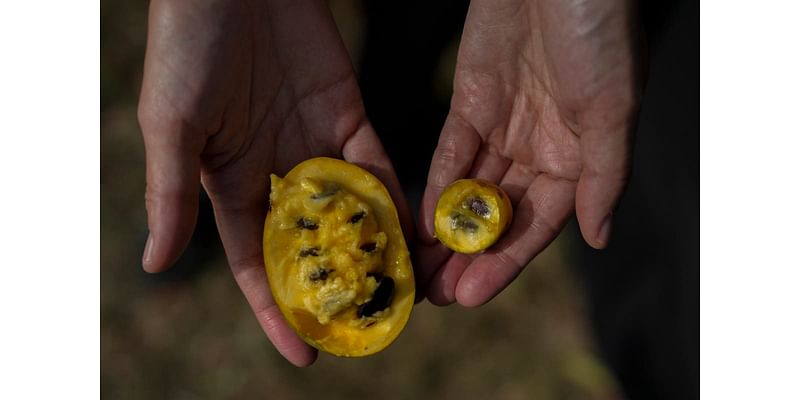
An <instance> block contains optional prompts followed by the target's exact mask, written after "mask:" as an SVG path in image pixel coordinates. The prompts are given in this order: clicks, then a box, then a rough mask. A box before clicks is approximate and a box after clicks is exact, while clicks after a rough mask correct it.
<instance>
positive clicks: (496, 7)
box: [417, 0, 643, 307]
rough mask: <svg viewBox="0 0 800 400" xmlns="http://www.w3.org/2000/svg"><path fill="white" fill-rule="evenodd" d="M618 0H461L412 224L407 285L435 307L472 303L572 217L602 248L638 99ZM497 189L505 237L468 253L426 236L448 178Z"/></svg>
mask: <svg viewBox="0 0 800 400" xmlns="http://www.w3.org/2000/svg"><path fill="white" fill-rule="evenodd" d="M634 15H635V9H634V8H633V5H632V3H631V2H629V1H626V0H608V1H603V0H589V1H560V0H541V1H539V0H473V1H472V2H471V3H470V7H469V12H468V15H467V19H466V22H465V26H464V31H463V35H462V38H461V44H460V47H459V51H458V60H457V63H456V70H455V79H454V83H453V97H452V100H451V108H450V113H449V115H448V117H447V119H446V122H445V124H444V127H443V129H442V133H441V135H440V138H439V143H438V146H437V148H436V151H435V153H434V156H433V160H432V162H431V167H430V171H429V174H428V182H427V187H426V190H425V194H424V196H423V200H422V206H421V211H420V221H419V224H418V229H419V233H418V234H419V240H420V242H421V243H420V246H419V247H418V251H419V254H418V260H417V262H418V266H417V267H418V270H420V271H421V272H419V274H420V275H421V276H420V277H419V278H418V279H419V280H420V281H422V282H425V283H426V285H427V296H428V299H429V300H430V301H431V302H432V303H434V304H438V305H446V304H451V303H453V302H455V301H457V302H458V303H460V304H462V305H464V306H468V307H472V306H479V305H482V304H484V303H486V302H488V301H489V300H491V299H492V298H493V297H494V296H496V295H497V294H498V293H499V292H500V291H502V289H503V288H505V287H506V286H507V285H508V284H509V283H510V282H511V281H512V280H514V278H516V277H517V275H519V273H520V272H521V271H522V269H523V268H524V267H525V266H526V265H527V264H528V262H529V261H530V260H531V259H533V257H534V256H535V255H536V254H538V253H539V252H541V251H542V250H543V249H544V248H545V247H546V246H547V245H548V244H549V243H550V242H552V241H553V240H554V239H555V237H556V236H557V235H558V233H559V232H560V231H561V230H562V228H563V227H564V225H565V223H566V221H567V220H568V219H569V217H570V216H571V215H572V213H573V211H575V212H576V213H577V217H578V222H579V224H580V229H581V233H582V235H583V238H584V239H585V240H586V242H587V243H588V244H589V245H591V246H592V247H594V248H597V249H602V248H604V247H605V246H606V245H607V244H608V240H609V235H610V234H611V219H612V211H613V209H614V207H615V206H616V204H617V202H618V201H619V198H620V196H621V195H622V192H623V190H624V187H625V185H626V182H627V180H628V176H629V171H630V160H631V154H630V153H631V147H632V139H633V127H634V124H635V118H636V115H637V111H638V103H639V98H640V94H641V78H640V74H639V68H638V60H639V58H640V57H639V56H640V54H641V52H640V49H641V48H642V47H641V46H642V43H643V42H642V41H641V40H640V36H639V34H638V29H637V25H636V18H635V17H634ZM462 177H476V178H482V179H486V180H489V181H492V182H495V183H498V184H499V185H500V186H501V187H502V188H503V189H504V190H506V191H507V193H508V195H509V197H510V198H511V201H512V204H513V205H514V220H513V223H512V225H511V227H510V228H509V231H508V232H506V234H505V236H504V237H503V238H501V239H500V241H499V242H498V243H497V244H495V246H493V247H492V248H490V249H489V250H487V251H486V252H485V253H483V254H480V255H464V254H455V253H453V252H451V251H449V250H448V249H446V248H444V246H442V245H441V244H439V243H438V242H437V241H436V239H435V238H434V237H433V232H434V231H433V212H434V209H435V207H436V202H437V199H438V198H439V195H440V194H441V193H442V191H443V189H444V188H445V187H446V186H447V185H448V184H450V183H451V182H453V181H454V180H456V179H459V178H462Z"/></svg>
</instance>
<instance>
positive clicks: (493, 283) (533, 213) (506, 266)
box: [455, 174, 575, 307]
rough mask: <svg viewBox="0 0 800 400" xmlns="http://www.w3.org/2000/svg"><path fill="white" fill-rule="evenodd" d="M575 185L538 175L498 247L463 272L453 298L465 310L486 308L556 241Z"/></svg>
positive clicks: (570, 211) (569, 207) (483, 255)
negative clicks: (485, 305)
mask: <svg viewBox="0 0 800 400" xmlns="http://www.w3.org/2000/svg"><path fill="white" fill-rule="evenodd" d="M574 193H575V183H574V182H571V181H568V180H563V179H556V178H552V177H550V176H549V175H547V174H539V175H537V177H536V178H535V179H534V181H533V183H532V184H531V185H530V187H529V188H528V190H527V192H526V193H525V195H524V197H523V198H522V200H521V201H520V202H519V204H518V205H517V207H516V209H515V211H514V212H515V215H514V222H513V223H512V225H511V227H510V228H509V231H508V232H507V233H506V235H505V236H504V237H503V238H502V239H501V240H500V242H498V243H497V245H496V246H495V247H494V248H493V249H492V250H489V251H487V252H486V253H484V254H481V255H480V256H478V257H477V258H475V260H474V261H473V262H472V263H471V264H470V265H469V266H468V267H467V268H466V270H465V271H464V273H463V274H462V275H461V278H460V279H459V281H458V285H457V286H456V291H455V297H456V299H457V300H458V302H459V303H460V304H461V305H463V306H466V307H475V306H479V305H482V304H485V303H486V302H488V301H489V300H491V299H492V298H494V296H496V295H497V294H498V293H500V291H502V290H503V289H504V288H505V287H506V286H508V284H509V283H511V281H512V280H514V278H516V277H517V275H519V273H520V272H522V269H523V268H524V267H525V266H526V265H527V264H528V263H529V262H530V261H531V260H532V259H533V258H534V257H535V256H536V255H537V254H539V252H541V251H542V250H544V248H545V247H547V245H548V244H550V242H552V241H553V239H555V238H556V236H557V235H558V233H559V232H561V229H562V228H563V227H564V224H565V223H566V221H567V218H569V216H570V214H571V213H572V206H573V204H574Z"/></svg>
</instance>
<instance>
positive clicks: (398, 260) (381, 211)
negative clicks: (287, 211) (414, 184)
mask: <svg viewBox="0 0 800 400" xmlns="http://www.w3.org/2000/svg"><path fill="white" fill-rule="evenodd" d="M304 178H312V179H315V180H317V181H319V182H326V183H332V184H335V185H338V186H339V187H340V188H341V189H342V190H344V191H347V192H349V193H351V194H353V195H355V196H356V197H357V198H358V199H360V200H361V201H363V202H365V203H367V204H368V205H369V206H370V207H371V211H372V214H373V215H374V219H375V221H376V222H377V226H378V228H379V229H380V230H381V231H382V232H384V233H385V234H386V238H387V239H386V243H385V249H383V254H382V256H383V258H382V264H383V271H381V275H382V276H383V277H389V278H391V279H390V280H392V281H393V284H394V287H393V295H392V298H391V303H390V305H389V308H387V309H386V310H385V313H384V314H383V315H382V317H381V318H379V319H378V320H377V321H375V322H374V323H373V324H370V325H369V326H367V327H364V326H363V324H362V326H354V325H353V320H354V319H355V318H357V316H356V312H357V307H355V306H354V307H352V309H347V310H345V311H342V312H341V313H340V314H339V316H338V317H337V316H335V317H333V319H332V320H331V321H330V322H328V323H327V324H321V323H320V322H319V321H318V319H317V318H315V315H314V314H312V313H311V312H309V311H307V310H304V309H302V308H299V307H292V306H290V304H289V303H290V302H291V300H292V299H297V298H302V297H303V296H307V295H308V293H304V292H303V289H302V287H301V286H298V285H297V284H292V282H295V281H296V277H297V276H296V275H295V276H292V275H291V273H292V271H298V269H297V268H295V269H292V268H291V267H287V265H289V264H291V263H292V262H293V260H297V259H296V258H294V254H292V253H290V252H291V251H297V244H296V242H297V240H296V239H293V237H292V234H291V232H294V231H291V230H287V229H286V227H285V226H281V225H280V223H279V222H280V221H278V219H279V218H280V216H276V215H275V214H276V208H277V206H278V205H279V204H280V202H281V201H282V200H283V198H282V194H283V193H284V192H285V191H286V190H287V189H288V188H289V187H290V186H291V185H299V184H300V182H301V180H302V179H304ZM351 219H352V218H351ZM356 219H358V218H356ZM298 222H300V221H298ZM356 222H358V221H356ZM297 229H300V228H297ZM305 229H308V228H307V227H306V228H305ZM315 229H316V228H315ZM319 229H320V230H322V229H323V228H319ZM315 232H316V230H315ZM295 235H296V233H295ZM263 248H264V264H265V266H266V270H267V276H268V278H269V284H270V289H271V291H272V295H273V297H274V299H275V302H276V303H277V305H278V307H279V309H280V310H281V313H282V314H283V316H284V318H286V322H287V323H288V324H289V326H290V327H291V328H292V329H293V330H294V331H295V332H296V333H297V334H298V335H299V336H300V337H301V338H302V339H303V340H304V341H305V342H306V343H308V344H309V345H311V346H313V347H315V348H317V349H319V350H322V351H326V352H328V353H330V354H333V355H336V356H343V357H361V356H367V355H370V354H374V353H376V352H378V351H381V350H383V349H384V348H386V347H387V346H389V345H390V344H391V343H392V342H393V341H394V340H395V339H396V338H397V336H398V335H399V334H400V332H401V331H402V330H403V328H404V327H405V325H406V323H407V322H408V318H409V316H410V314H411V309H412V307H413V305H414V290H415V288H414V273H413V268H412V265H411V261H410V256H409V252H408V248H407V246H406V242H405V238H404V236H403V231H402V229H401V226H400V221H399V218H398V215H397V210H396V208H395V206H394V203H393V201H392V198H391V196H390V194H389V192H388V191H387V190H386V188H385V187H384V185H383V184H382V183H381V182H380V180H378V178H376V177H375V176H373V175H372V174H370V173H369V172H367V171H366V170H364V169H362V168H360V167H358V166H356V165H353V164H350V163H347V162H345V161H342V160H337V159H333V158H327V157H319V158H313V159H309V160H306V161H304V162H302V163H300V164H298V165H297V166H295V167H294V168H293V169H292V170H291V171H289V172H288V173H287V174H286V176H285V177H284V178H283V179H281V178H278V177H276V176H275V175H273V176H272V188H271V193H270V212H269V213H268V214H267V218H266V221H265V225H264V241H263ZM304 251H306V252H308V250H304ZM287 262H288V264H287ZM293 304H297V302H296V301H295V302H294V303H293ZM340 319H341V320H340Z"/></svg>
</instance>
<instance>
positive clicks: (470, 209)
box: [434, 179, 513, 254]
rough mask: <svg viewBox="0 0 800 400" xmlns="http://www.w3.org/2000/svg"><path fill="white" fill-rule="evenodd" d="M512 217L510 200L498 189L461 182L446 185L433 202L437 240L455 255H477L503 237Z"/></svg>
mask: <svg viewBox="0 0 800 400" xmlns="http://www.w3.org/2000/svg"><path fill="white" fill-rule="evenodd" d="M512 214H513V212H512V210H511V201H510V200H509V199H508V195H507V194H506V192H504V191H503V189H501V188H500V187H499V186H497V185H495V184H494V183H491V182H487V181H484V180H480V179H460V180H457V181H455V182H453V183H451V184H450V185H449V186H447V187H446V188H445V189H444V192H442V195H441V196H440V197H439V201H438V202H437V203H436V211H435V212H434V229H435V232H436V238H437V239H439V241H440V242H442V244H444V245H445V246H447V247H449V248H450V249H451V250H453V251H456V252H458V253H465V254H472V253H478V252H481V251H484V250H486V249H488V248H489V247H491V246H492V245H493V244H494V243H495V242H496V241H497V239H499V238H500V236H502V235H503V233H504V232H505V231H506V229H508V227H509V225H511V217H512Z"/></svg>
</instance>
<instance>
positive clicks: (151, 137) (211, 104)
mask: <svg viewBox="0 0 800 400" xmlns="http://www.w3.org/2000/svg"><path fill="white" fill-rule="evenodd" d="M139 121H140V124H141V127H142V132H143V136H144V142H145V149H146V163H147V193H146V196H145V201H146V205H147V214H148V227H149V229H150V236H149V238H148V242H147V245H146V246H145V252H144V255H143V258H142V264H143V266H144V269H145V270H147V271H148V272H160V271H163V270H165V269H167V268H169V267H170V266H171V265H172V264H173V263H174V262H175V260H176V259H177V258H178V257H179V256H180V254H181V253H182V252H183V250H184V248H185V247H186V245H187V244H188V241H189V239H190V238H191V235H192V231H193V230H194V226H195V222H196V219H197V210H198V194H199V189H200V187H199V185H200V183H201V182H202V185H203V187H204V188H205V189H206V191H207V192H208V194H209V197H210V198H211V201H212V204H213V206H214V213H215V218H216V221H217V226H218V228H219V233H220V237H221V239H222V243H223V246H224V248H225V253H226V256H227V258H228V261H229V263H230V266H231V269H232V271H233V275H234V277H235V279H236V281H237V283H238V284H239V287H240V288H241V290H242V292H243V293H244V295H245V297H246V298H247V300H248V302H249V303H250V306H251V307H252V309H253V311H254V313H255V315H256V318H257V319H258V321H259V323H260V324H261V327H262V328H263V329H264V331H265V332H266V334H267V336H269V338H270V340H271V341H272V343H273V344H274V345H275V347H276V348H277V349H278V351H280V353H281V354H283V356H284V357H286V358H287V359H288V360H289V361H290V362H292V363H293V364H295V365H298V366H305V365H309V364H311V363H313V362H314V360H315V358H316V350H314V349H312V348H311V347H309V346H308V345H306V344H305V343H304V342H303V341H302V340H300V338H298V337H297V336H296V335H295V334H294V332H293V331H292V330H291V329H290V328H289V327H288V325H287V324H286V322H285V320H284V318H283V316H282V315H281V313H280V311H279V310H278V308H277V307H276V305H275V303H274V301H273V298H272V295H271V294H270V290H269V286H268V284H267V277H266V273H265V270H264V261H263V260H264V259H263V255H262V232H263V224H264V219H265V217H266V213H267V207H268V192H269V174H270V173H271V172H274V173H276V174H279V175H283V174H285V173H286V172H287V171H288V170H289V169H290V168H291V167H292V166H294V165H295V164H297V163H299V162H300V161H302V160H305V159H308V158H311V157H315V156H334V157H343V158H344V159H345V160H347V161H350V162H353V163H355V164H358V165H360V166H361V167H363V168H365V169H367V170H369V171H371V172H372V173H373V174H375V175H376V176H377V177H379V178H380V179H381V180H382V181H383V182H384V183H385V184H386V185H387V188H388V189H389V191H390V192H391V193H392V195H393V197H394V200H395V202H396V204H397V206H398V211H399V213H400V218H401V221H403V222H405V227H406V228H408V227H410V226H411V225H412V221H411V217H410V214H409V212H408V208H407V207H406V204H405V201H404V198H403V196H402V194H401V192H400V186H399V183H398V181H397V178H396V177H395V174H394V171H393V169H392V166H391V163H390V162H389V159H388V158H387V157H386V155H385V153H384V151H383V147H382V146H381V144H380V141H379V140H378V138H377V136H376V135H375V133H374V131H373V129H372V127H371V125H370V124H369V121H367V118H366V116H365V113H364V107H363V104H362V100H361V95H360V92H359V89H358V85H357V82H356V78H355V76H354V73H353V69H352V66H351V64H350V60H349V58H348V55H347V52H346V50H345V48H344V46H343V44H342V42H341V38H340V37H339V35H338V32H337V30H336V26H335V25H334V21H333V19H332V18H331V15H330V12H329V10H328V8H327V5H326V3H325V2H322V1H304V2H294V1H282V0H269V1H263V2H240V1H232V0H220V1H211V2H205V1H203V2H201V1H169V0H154V1H153V2H152V3H151V6H150V16H149V29H148V44H147V54H146V58H145V69H144V79H143V85H142V93H141V99H140V103H139Z"/></svg>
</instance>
